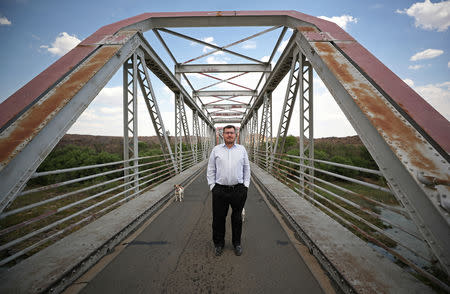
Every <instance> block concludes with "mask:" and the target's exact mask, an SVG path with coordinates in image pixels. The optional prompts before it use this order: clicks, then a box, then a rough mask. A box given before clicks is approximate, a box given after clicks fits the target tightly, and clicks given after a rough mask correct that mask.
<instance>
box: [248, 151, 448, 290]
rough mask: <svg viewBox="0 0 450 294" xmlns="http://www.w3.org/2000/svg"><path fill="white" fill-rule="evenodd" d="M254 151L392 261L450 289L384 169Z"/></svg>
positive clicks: (256, 158)
mask: <svg viewBox="0 0 450 294" xmlns="http://www.w3.org/2000/svg"><path fill="white" fill-rule="evenodd" d="M248 153H249V156H250V160H252V161H253V162H254V163H256V164H257V165H258V166H259V167H261V168H263V169H265V170H266V171H267V172H269V173H270V174H272V175H273V176H274V177H276V178H277V179H278V180H280V181H281V182H283V183H284V184H286V185H287V186H289V187H290V188H291V189H292V190H294V191H295V192H296V193H297V194H298V195H299V196H301V197H304V198H305V199H307V200H308V201H310V202H311V203H312V204H313V205H315V206H316V207H318V208H319V209H321V210H322V211H323V212H324V213H326V214H328V215H329V216H331V217H332V218H334V219H335V220H336V221H338V222H339V223H341V224H342V225H344V226H345V227H346V228H348V229H349V230H350V231H351V232H353V233H354V234H355V235H357V236H358V237H359V238H361V239H363V240H365V241H366V242H367V243H368V244H369V245H370V246H371V247H373V248H374V249H376V250H377V251H379V252H381V253H383V254H384V255H385V256H387V257H388V258H389V259H390V260H392V261H393V262H396V263H397V264H399V265H401V266H403V267H407V268H408V269H410V270H413V271H415V272H417V273H418V274H419V275H421V276H423V277H425V278H426V279H428V281H429V282H431V283H432V284H434V285H436V286H438V287H440V288H442V289H448V286H447V285H446V284H445V283H444V282H443V281H441V280H439V279H438V278H437V277H436V276H438V275H439V272H440V269H439V268H438V266H437V265H436V258H435V257H434V256H433V255H432V253H431V251H430V250H429V249H428V245H427V244H426V243H425V241H424V239H423V238H422V236H421V234H420V232H419V231H418V230H417V228H416V226H415V224H414V223H413V222H412V220H411V219H410V217H409V215H408V213H407V211H406V209H405V208H404V207H403V206H402V205H401V203H400V202H398V201H397V200H396V198H395V196H394V195H393V193H392V191H391V190H390V188H389V186H388V185H387V181H386V180H385V179H384V177H383V175H382V173H381V172H380V171H379V170H373V169H367V168H363V167H358V166H353V165H346V164H342V163H337V162H331V161H325V160H318V159H308V158H302V157H300V156H295V155H289V154H270V155H269V156H267V153H266V151H261V150H254V149H252V148H249V149H248ZM301 161H303V162H304V163H303V164H302V163H300V162H301ZM333 168H339V169H340V170H347V171H352V172H349V174H353V177H351V176H345V175H342V174H340V173H336V172H333V171H330V170H332V169H333Z"/></svg>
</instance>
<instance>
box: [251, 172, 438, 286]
mask: <svg viewBox="0 0 450 294" xmlns="http://www.w3.org/2000/svg"><path fill="white" fill-rule="evenodd" d="M251 170H252V176H253V179H254V180H255V181H256V182H257V183H258V184H259V185H260V186H261V188H262V189H263V190H264V192H265V193H266V194H267V195H268V196H269V197H268V198H269V199H270V201H271V202H272V203H273V204H274V205H275V206H276V207H277V209H278V210H279V211H280V212H281V213H282V215H283V217H284V218H285V220H286V221H287V222H288V224H289V225H290V226H291V227H292V228H293V229H294V231H295V232H296V235H297V238H299V239H300V241H302V242H303V243H304V244H305V245H306V246H307V247H308V248H309V250H310V252H311V253H312V254H313V255H314V256H315V257H316V258H317V260H318V262H319V263H320V264H321V266H322V267H323V268H324V269H325V270H326V271H327V272H328V274H329V275H330V276H331V278H332V280H333V281H334V282H335V283H336V284H337V285H338V287H339V288H340V290H342V291H343V292H344V293H355V292H357V293H405V294H412V293H434V292H433V291H432V289H431V288H429V287H427V286H426V285H424V284H423V283H421V282H420V281H419V280H417V279H416V278H415V277H414V276H412V275H411V274H409V273H407V272H406V271H404V270H403V269H401V268H400V267H399V266H397V265H396V264H394V263H393V262H391V261H390V260H388V259H387V258H386V257H384V256H383V255H382V254H380V253H378V252H377V251H375V250H374V249H373V248H371V247H370V246H368V245H367V243H366V242H364V241H363V240H361V239H359V238H358V237H357V236H355V235H354V234H353V233H351V232H350V231H349V230H347V229H346V228H345V227H343V226H342V225H341V224H339V223H338V222H336V221H335V220H334V219H332V218H331V217H329V216H328V215H326V214H325V213H323V212H322V211H320V210H319V209H318V208H316V207H315V206H313V205H312V204H311V203H310V202H308V201H307V200H306V199H304V198H303V197H300V196H298V195H297V194H296V193H295V192H294V191H293V190H291V189H290V188H289V187H288V186H286V185H284V184H283V183H281V182H279V181H278V180H277V179H275V178H274V177H273V176H271V175H270V174H268V173H267V172H266V171H264V170H263V169H261V168H259V167H258V166H257V165H255V164H253V163H251Z"/></svg>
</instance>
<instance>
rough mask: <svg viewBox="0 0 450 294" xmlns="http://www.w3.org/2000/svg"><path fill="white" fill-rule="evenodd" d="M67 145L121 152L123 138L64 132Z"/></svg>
mask: <svg viewBox="0 0 450 294" xmlns="http://www.w3.org/2000/svg"><path fill="white" fill-rule="evenodd" d="M139 141H140V142H145V143H147V144H148V145H150V146H154V145H159V140H158V137H157V136H142V137H139ZM170 142H171V143H173V137H170ZM314 142H315V143H316V144H321V143H322V144H333V145H335V144H338V145H340V144H343V145H363V143H362V142H361V139H360V138H359V136H349V137H328V138H319V139H315V140H314ZM67 145H76V146H84V147H90V148H92V149H94V150H96V151H97V152H100V151H106V152H109V153H118V154H121V153H122V148H123V147H122V146H123V138H122V137H113V136H93V135H75V134H66V135H64V137H63V138H62V139H61V141H60V142H59V143H58V145H57V147H64V146H67Z"/></svg>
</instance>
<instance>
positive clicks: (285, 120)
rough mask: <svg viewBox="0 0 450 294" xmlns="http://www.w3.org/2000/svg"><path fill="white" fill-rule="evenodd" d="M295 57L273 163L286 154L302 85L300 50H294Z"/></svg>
mask: <svg viewBox="0 0 450 294" xmlns="http://www.w3.org/2000/svg"><path fill="white" fill-rule="evenodd" d="M293 51H294V52H293V56H294V58H293V59H292V63H291V70H290V73H289V81H288V87H287V89H286V95H285V99H284V103H283V108H282V111H281V117H280V123H279V125H278V135H277V138H276V141H275V144H274V147H273V154H272V158H271V163H273V161H274V160H275V154H276V153H277V152H278V153H280V154H281V153H283V152H284V145H285V143H286V135H287V132H288V129H289V124H290V122H291V117H292V112H293V110H294V105H295V99H296V97H297V92H298V87H299V84H300V83H301V72H302V68H301V67H300V64H299V62H300V60H299V59H300V58H301V53H300V52H299V50H298V48H295V49H294V50H293Z"/></svg>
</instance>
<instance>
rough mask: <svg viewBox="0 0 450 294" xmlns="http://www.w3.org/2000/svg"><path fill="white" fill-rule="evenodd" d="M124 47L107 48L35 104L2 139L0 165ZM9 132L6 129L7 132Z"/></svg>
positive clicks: (0, 139) (34, 134) (10, 158)
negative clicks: (40, 101)
mask: <svg viewBox="0 0 450 294" xmlns="http://www.w3.org/2000/svg"><path fill="white" fill-rule="evenodd" d="M119 48H121V46H105V47H102V48H100V49H99V50H98V51H97V53H95V54H94V56H92V58H90V60H88V61H87V62H86V64H83V65H82V66H81V67H80V68H79V69H77V70H76V71H75V72H74V73H72V74H71V76H70V77H69V79H68V80H66V81H64V82H63V84H62V85H59V86H57V87H56V88H55V89H54V90H53V93H51V94H50V96H49V97H48V98H47V99H45V101H43V102H42V103H37V104H35V105H34V106H33V107H32V108H30V110H28V111H27V112H26V113H25V114H24V115H22V117H20V118H19V119H18V120H17V121H16V122H15V123H14V124H13V125H12V126H11V127H10V128H13V129H12V130H11V131H10V133H9V135H8V136H6V137H3V138H0V162H1V163H2V164H3V165H4V164H7V163H8V162H9V161H10V160H12V158H13V157H14V156H15V155H16V154H17V153H18V152H19V151H20V150H22V149H23V148H24V147H25V145H26V144H27V143H28V142H29V141H31V139H33V138H34V136H36V134H37V133H39V131H40V130H41V129H42V128H43V127H44V126H45V125H46V124H47V122H48V121H50V120H51V119H52V118H53V116H55V115H56V113H58V111H59V110H60V109H62V108H63V107H64V106H65V105H66V104H67V103H68V102H69V101H70V100H71V99H72V97H74V96H75V94H77V93H78V91H80V90H81V88H82V87H83V86H84V85H85V84H86V83H87V82H88V81H89V80H90V79H91V78H92V77H93V76H94V75H95V74H96V73H97V72H98V71H99V70H100V68H102V67H103V65H105V63H106V62H107V61H108V60H109V59H111V57H112V56H114V54H116V52H117V51H118V50H119ZM8 131H9V130H8V129H7V130H6V132H8Z"/></svg>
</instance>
